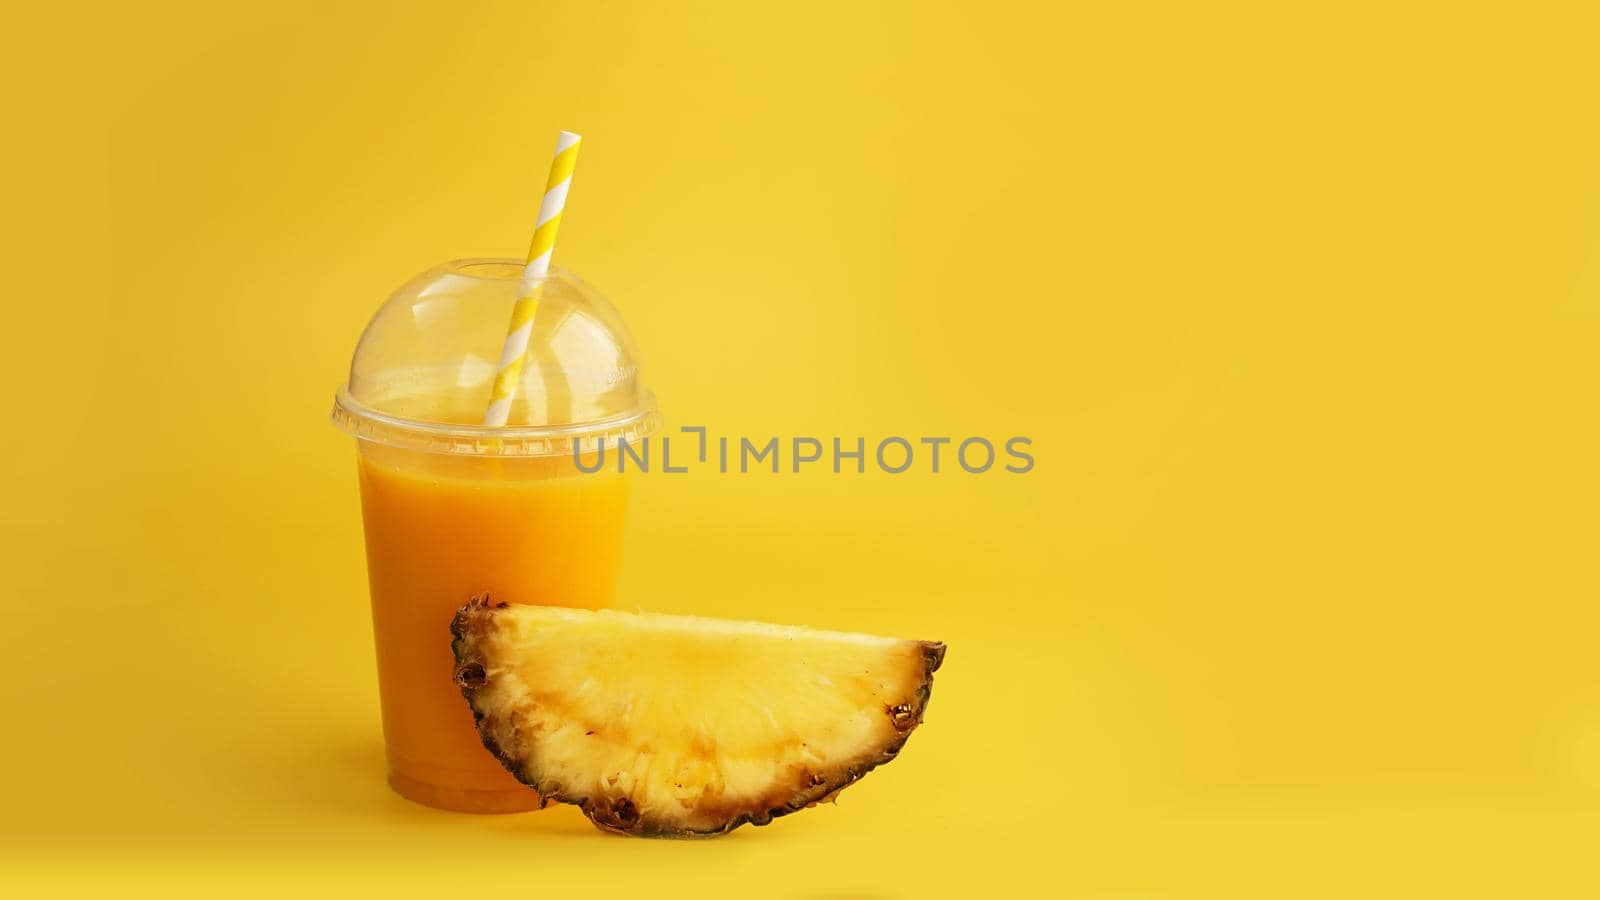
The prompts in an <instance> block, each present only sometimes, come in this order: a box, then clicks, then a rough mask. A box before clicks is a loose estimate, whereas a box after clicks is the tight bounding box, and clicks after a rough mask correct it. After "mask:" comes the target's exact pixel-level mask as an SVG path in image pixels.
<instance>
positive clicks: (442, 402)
mask: <svg viewBox="0 0 1600 900" xmlns="http://www.w3.org/2000/svg"><path fill="white" fill-rule="evenodd" d="M521 279H522V264H521V263H519V262H517V261H515V260H497V259H478V260H457V261H454V262H449V263H444V264H443V265H440V266H437V267H435V268H433V269H430V270H428V271H427V272H424V273H423V274H421V275H419V276H417V277H416V278H414V279H412V280H411V281H410V282H409V283H407V284H406V285H405V286H404V287H402V288H401V289H400V290H399V291H397V292H395V294H394V295H393V296H392V297H390V298H389V300H388V301H387V302H386V303H385V304H384V305H383V306H382V307H381V308H380V309H379V310H378V312H377V314H376V315H374V316H373V318H372V321H371V322H370V323H369V324H368V325H367V328H366V331H365V332H364V333H363V334H362V337H361V341H360V344H359V345H358V346H357V348H356V352H355V357H354V359H353V361H352V363H351V367H350V380H349V382H348V383H347V384H346V385H345V387H344V388H343V389H341V390H340V391H339V393H338V395H337V397H336V400H335V403H334V410H333V419H334V422H335V423H336V424H338V425H339V426H340V427H341V428H343V429H344V430H345V431H347V432H349V433H350V434H353V435H354V436H355V437H356V439H357V442H356V443H357V451H358V472H359V476H360V477H359V481H360V486H361V505H362V514H363V521H364V524H365V531H366V546H367V573H368V578H369V581H370V585H371V597H372V621H373V635H374V643H375V645H376V650H377V658H378V688H379V694H380V698H381V703H382V708H383V732H384V743H385V747H386V750H387V756H388V765H389V776H388V777H389V784H390V785H391V786H392V787H393V788H394V789H395V790H396V791H398V792H399V793H400V794H401V795H402V796H405V797H407V798H410V799H412V800H415V801H417V802H419V803H424V804H427V805H428V806H434V807H439V808H443V809H451V810H459V811H464V812H514V811H520V810H525V809H534V808H537V807H538V805H539V798H538V795H537V794H535V793H534V792H533V791H532V790H530V789H528V788H526V787H524V786H522V785H521V784H519V783H518V782H517V781H516V780H515V779H514V778H512V777H511V775H510V774H509V773H507V772H506V771H505V770H504V769H503V768H502V767H501V766H500V764H499V762H498V761H496V760H495V758H494V757H493V756H491V755H490V754H489V752H488V751H487V750H485V749H484V748H483V745H482V743H481V742H480V741H479V739H478V734H477V731H476V729H475V728H474V724H473V721H472V714H471V712H470V711H469V710H468V708H467V705H466V703H464V702H463V701H462V699H461V695H460V692H459V690H458V689H457V687H456V686H455V684H454V683H453V681H452V674H453V670H454V660H453V657H452V654H451V650H450V621H451V618H452V616H453V615H454V614H455V610H456V608H457V607H459V606H460V605H461V604H463V603H465V602H466V601H467V600H468V599H470V598H471V597H473V596H475V595H478V594H483V593H487V594H489V595H491V596H492V597H495V598H497V599H501V600H506V601H509V602H513V603H541V604H549V605H557V606H581V607H588V608H596V607H603V606H607V605H609V604H610V603H611V600H612V593H613V590H614V588H615V585H616V577H617V568H618V561H619V554H620V551H621V544H622V529H623V520H624V515H625V512H626V507H627V499H628V483H627V480H626V479H627V477H628V476H626V475H624V474H619V473H617V472H616V471H615V470H611V471H604V470H602V471H600V472H594V473H586V472H583V471H581V470H580V469H579V467H578V466H577V464H576V462H575V460H574V456H573V448H574V445H575V443H576V444H577V445H578V446H579V448H580V449H582V450H584V451H586V452H591V453H592V452H593V450H594V448H595V446H596V444H597V441H598V439H599V438H602V437H603V438H605V439H606V445H607V446H608V447H614V446H615V445H616V443H617V442H618V441H619V440H627V441H630V442H632V441H638V440H641V439H642V438H643V437H644V436H645V435H646V434H648V433H649V432H650V431H652V430H653V429H654V428H655V427H656V425H657V423H658V421H659V417H658V414H657V411H656V406H655V400H654V398H653V397H652V395H651V394H650V392H649V391H648V390H646V389H645V387H644V384H643V381H642V379H641V377H640V372H639V363H638V353H637V351H636V350H635V348H634V345H633V341H632V338H631V337H630V336H629V334H628V331H627V328H626V326H625V325H624V324H623V322H622V319H621V317H620V316H619V315H618V314H617V311H616V310H615V308H613V307H612V306H611V304H609V303H608V302H606V300H605V299H604V298H603V297H601V296H600V295H599V294H597V293H596V292H594V291H593V290H592V289H590V288H589V287H588V286H587V285H585V284H583V282H581V281H579V280H578V279H577V278H576V277H575V276H573V275H572V274H571V273H568V272H565V271H563V270H559V269H558V270H554V271H552V272H551V273H550V275H549V277H548V278H546V279H545V281H544V284H543V289H542V293H541V298H540V304H539V310H538V314H537V317H536V318H535V320H534V327H533V334H532V337H531V339H530V343H529V350H528V355H527V357H526V362H525V365H524V367H523V370H522V377H521V380H520V381H519V383H518V391H517V396H516V400H515V403H514V405H513V408H512V414H511V422H512V423H513V424H512V425H510V426H508V427H501V428H492V427H486V426H482V425H479V424H477V423H478V421H479V419H480V417H481V416H482V415H483V410H484V406H485V404H486V403H487V400H488V397H489V392H490V386H491V383H492V381H493V378H494V373H495V370H496V368H497V365H498V361H499V356H500V347H501V344H502V343H503V341H504V339H505V328H506V322H507V320H508V317H509V316H510V313H511V307H512V305H513V304H514V303H515V302H516V299H517V294H518V291H519V289H520V288H521ZM518 423H527V424H518Z"/></svg>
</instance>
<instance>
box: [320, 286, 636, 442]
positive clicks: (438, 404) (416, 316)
mask: <svg viewBox="0 0 1600 900" xmlns="http://www.w3.org/2000/svg"><path fill="white" fill-rule="evenodd" d="M522 284H523V279H522V263H520V262H518V261H516V260H511V259H461V260H453V261H451V262H447V263H444V264H442V265H439V266H435V267H434V268H432V269H429V270H428V271H426V272H423V273H422V274H421V275H418V276H417V277H415V278H413V279H411V281H409V282H407V283H406V284H405V285H404V286H402V287H401V288H400V289H399V290H398V291H396V292H395V293H394V295H393V296H391V297H390V298H389V299H388V301H387V302H385V303H384V304H383V306H382V307H381V308H380V309H379V310H378V312H377V314H375V315H374V316H373V317H372V321H371V322H369V323H368V324H367V328H366V331H364V332H362V335H361V341H360V343H359V344H357V346H356V352H355V356H354V358H353V359H352V360H351V363H350V380H349V382H348V383H346V384H345V386H344V387H343V388H341V389H340V390H339V392H338V395H337V396H336V398H335V400H334V409H333V420H334V422H335V423H336V424H337V425H338V426H339V427H340V428H343V429H344V430H345V431H347V432H349V433H351V434H353V435H355V436H356V437H357V438H360V439H361V440H365V441H374V442H377V443H382V444H387V445H390V446H396V447H406V448H411V449H419V450H428V451H432V452H436V453H465V454H492V455H502V456H550V455H557V454H566V453H571V452H572V450H573V442H574V441H581V442H582V443H581V446H582V447H583V448H584V449H586V450H587V449H592V448H593V447H594V446H595V440H596V439H598V438H601V437H604V438H606V443H607V444H611V445H615V442H616V441H618V440H627V441H630V442H633V441H637V440H639V439H642V438H643V437H644V436H645V435H646V434H648V433H650V432H651V431H653V430H655V428H656V427H657V424H658V422H659V414H658V413H657V411H656V404H655V397H654V396H652V395H651V393H650V391H649V390H647V389H646V388H645V386H644V381H643V378H642V376H641V373H640V366H639V352H638V349H637V348H636V347H635V346H634V343H633V337H632V336H631V335H630V334H629V333H628V328H627V326H626V325H625V324H624V323H623V321H622V316H621V315H620V314H618V312H617V310H616V308H615V307H613V306H612V305H611V304H610V303H609V302H608V301H607V300H606V299H605V298H604V297H602V296H600V294H598V293H597V292H595V290H594V289H593V288H591V287H589V286H588V285H587V284H584V283H583V281H581V280H580V279H579V278H578V277H577V276H575V275H573V274H572V273H571V272H568V271H565V270H563V269H552V270H551V271H550V274H549V276H548V277H547V278H546V279H545V280H544V283H543V285H542V286H541V289H540V296H539V307H538V311H537V313H536V314H535V316H534V320H533V333H532V335H531V336H530V338H529V341H528V353H527V356H526V357H524V362H523V367H522V377H521V379H520V380H519V382H518V384H517V392H516V396H515V398H514V399H513V401H512V405H511V415H510V419H509V420H508V422H507V424H506V426H505V427H499V428H497V427H492V426H485V425H482V424H480V422H481V420H482V417H483V413H484V410H485V409H486V408H487V407H488V405H489V395H490V390H491V388H492V386H493V383H494V376H495V372H496V370H497V369H498V366H499V360H500V351H501V345H502V344H504V343H505V339H506V324H507V323H508V322H509V321H510V320H511V308H512V306H513V305H514V304H515V303H516V301H517V297H518V293H519V291H520V290H521V288H522Z"/></svg>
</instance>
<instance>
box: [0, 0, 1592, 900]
mask: <svg viewBox="0 0 1600 900" xmlns="http://www.w3.org/2000/svg"><path fill="white" fill-rule="evenodd" d="M1585 5H1586V4H1572V5H1571V6H1570V7H1561V6H1545V5H1542V4H1528V3H1505V4H1487V5H1485V4H1436V5H1432V4H1430V5H1427V6H1417V5H1413V4H1391V3H1381V4H1359V5H1357V6H1351V5H1349V4H1319V5H1317V6H1315V7H1309V6H1306V5H1302V4H1275V3H1261V4H1257V5H1249V4H1238V3H1223V4H1173V5H1151V4H1137V5H1106V6H1107V7H1108V8H1107V9H1095V8H1091V7H1089V6H1087V5H1085V6H1083V7H1075V8H1069V9H1064V10H1061V11H1058V12H1053V13H1048V12H1043V11H1041V10H1036V9H1030V8H1025V7H1020V6H1011V5H1008V4H1001V3H982V4H970V3H968V4H945V3H916V4H905V5H887V4H876V3H847V4H840V5H825V4H804V5H790V4H784V5H781V6H780V5H776V4H774V5H771V6H769V5H767V4H726V5H717V6H710V5H700V4H693V5H689V6H683V7H678V8H670V9H669V8H668V6H669V5H667V4H623V3H602V2H584V3H560V4H526V3H521V4H497V5H476V4H471V5H457V4H446V3H438V4H421V3H410V4H373V5H371V6H364V7H363V6H356V5H347V4H328V3H322V2H318V3H300V2H295V3H273V4H249V5H247V6H238V5H234V4H207V5H197V6H193V7H189V8H176V7H168V6H155V7H151V6H147V5H140V6H137V7H130V8H128V9H123V10H120V11H118V10H106V11H90V10H74V11H73V12H72V13H71V14H70V18H58V19H55V20H43V19H39V18H37V14H34V13H29V14H24V15H23V16H22V18H21V19H19V20H18V21H16V22H14V23H13V27H12V28H11V29H10V32H11V33H10V34H9V35H8V36H7V43H8V44H9V45H10V46H9V47H8V50H7V53H6V54H5V55H4V56H5V61H4V63H3V64H0V65H3V66H4V68H5V71H4V73H3V74H5V76H6V78H5V81H6V83H7V84H8V87H7V88H6V90H7V92H8V94H10V95H11V97H10V102H9V103H8V105H9V107H10V108H11V110H12V112H11V113H9V114H8V119H10V120H11V122H12V126H13V127H12V129H11V133H10V134H9V136H8V142H7V143H8V145H9V146H8V151H7V152H8V153H9V154H10V155H11V156H12V157H13V158H12V159H11V161H10V163H9V164H8V166H7V170H8V171H9V172H10V173H11V175H10V176H9V179H8V180H10V181H11V182H12V184H11V186H10V188H9V195H10V197H11V207H12V208H11V210H10V212H11V215H10V216H9V218H10V219H11V230H12V231H13V234H12V235H11V238H10V241H9V246H10V247H11V248H12V249H13V251H14V253H15V257H14V258H13V260H12V262H11V264H10V265H9V266H8V276H9V278H8V282H7V285H6V289H5V293H4V300H3V301H0V302H3V304H4V310H5V313H6V316H5V319H6V321H5V325H4V328H3V329H0V333H3V335H4V338H3V339H4V341H5V348H4V353H3V361H0V365H4V366H5V367H6V371H5V372H4V373H3V374H4V376H5V383H6V384H7V385H9V386H10V388H9V389H8V390H7V392H6V393H7V397H8V400H9V403H10V408H9V409H7V410H6V422H7V425H6V429H7V434H6V435H5V439H4V445H3V449H0V453H3V454H4V460H5V470H6V471H7V472H8V473H10V475H11V477H10V478H9V479H8V483H7V489H6V492H5V493H6V502H5V503H4V504H3V508H0V529H3V531H0V541H3V543H0V566H3V570H0V571H3V582H0V583H3V584H4V595H3V597H4V599H3V604H4V605H3V612H4V615H5V628H4V635H5V652H4V655H3V657H0V703H3V706H0V709H4V711H5V713H4V715H5V720H4V721H5V723H6V727H5V739H4V741H3V742H0V772H4V773H5V775H6V778H5V785H6V786H5V788H4V800H3V802H0V810H3V812H0V817H3V818H0V884H11V883H23V882H39V883H49V884H53V885H58V886H60V885H67V884H74V883H75V884H82V885H89V884H101V885H102V886H105V885H118V886H121V887H131V886H137V885H140V884H151V885H166V886H168V887H171V888H180V889H181V888H185V887H188V888H195V889H201V890H203V889H205V888H206V887H207V886H212V887H214V886H217V885H222V884H227V883H233V884H238V885H241V886H243V887H247V888H255V889H262V890H266V891H275V890H280V889H282V888H284V886H286V885H288V884H290V883H305V884H308V885H318V886H322V887H324V888H329V889H333V890H337V891H339V892H340V893H343V894H351V893H355V892H362V891H365V890H379V889H387V888H394V889H396V890H402V889H403V890H406V891H407V892H411V891H415V892H416V893H418V894H421V895H429V896H466V895H469V894H480V893H481V894H484V895H488V894H489V893H490V892H491V891H493V892H501V891H505V890H516V891H517V892H519V893H520V894H525V895H528V896H577V895H578V892H583V893H584V895H587V896H595V895H598V896H608V895H612V894H616V895H622V894H623V893H624V892H626V893H627V894H628V895H632V896H677V895H682V896H708V895H710V896H715V895H730V896H731V895H734V894H738V895H741V896H761V895H770V896H780V897H784V896H800V897H837V896H854V897H868V896H912V895H921V896H945V895H949V896H958V895H972V894H975V893H978V892H983V893H984V894H986V895H995V894H998V895H1000V896H1005V895H1008V894H1012V893H1014V892H1016V891H1018V890H1021V889H1023V888H1025V887H1028V886H1032V889H1033V890H1034V891H1036V892H1037V893H1040V894H1059V895H1062V896H1072V897H1106V898H1113V897H1115V898H1133V897H1241V896H1261V897H1307V896H1329V897H1350V896H1384V897H1390V896H1392V897H1416V896H1463V895H1479V896H1530V897H1532V896H1537V897H1579V896H1594V895H1595V893H1596V892H1597V891H1600V874H1597V869H1596V866H1595V864H1594V852H1595V848H1596V847H1597V846H1600V663H1597V661H1596V653H1595V645H1596V638H1597V634H1600V614H1597V612H1596V600H1597V597H1600V591H1597V588H1600V575H1597V567H1596V549H1597V548H1596V535H1597V512H1596V511H1597V509H1600V477H1597V474H1596V472H1597V467H1596V460H1597V459H1600V429H1597V425H1596V416H1595V412H1596V390H1597V388H1600V375H1597V363H1596V346H1597V345H1596V339H1597V338H1600V179H1597V175H1600V164H1597V160H1600V125H1597V122H1600V120H1597V119H1596V116H1595V108H1594V97H1595V90H1596V87H1597V85H1600V77H1597V76H1600V61H1597V60H1600V55H1597V54H1596V53H1595V40H1594V37H1595V34H1596V24H1597V23H1596V21H1595V20H1594V19H1593V18H1592V17H1590V16H1587V15H1584V14H1582V13H1580V12H1578V10H1579V9H1580V8H1582V7H1583V6H1585ZM674 6H675V5H674ZM561 128H570V129H573V130H576V131H579V132H581V133H583V134H584V136H585V138H586V141H585V149H584V153H583V158H582V160H581V162H580V165H579V169H578V176H577V180H576V182H575V186H574V188H573V191H572V196H571V203H570V207H569V214H568V216H567V219H566V221H565V224H564V226H563V229H562V234H561V243H560V247H559V250H558V254H557V256H558V258H559V260H560V262H561V263H563V264H565V265H566V266H568V267H571V268H572V269H574V270H576V271H578V272H580V273H582V274H583V275H585V276H586V277H587V278H588V279H589V280H590V281H591V282H592V283H593V284H595V285H596V286H598V287H599V288H600V289H601V290H602V291H604V292H605V293H606V294H607V295H608V296H610V297H611V298H613V299H614V300H615V301H616V302H617V304H618V305H619V306H620V307H621V308H622V309H623V311H624V313H625V315H626V316H627V318H628V320H629V322H630V324H631V326H632V328H633V330H634V332H635V335H636V337H637V339H638V341H639V342H640V345H641V346H642V348H643V350H644V354H645V359H646V363H647V365H648V370H647V373H648V377H649V378H650V380H651V383H652V384H653V385H654V387H655V389H656V391H657V393H658V395H659V396H660V398H661V401H662V404H663V407H664V409H665V411H666V412H667V415H668V424H669V425H670V426H672V427H676V426H678V425H685V424H702V425H707V426H709V427H710V428H712V429H713V432H714V433H723V434H732V435H738V434H750V435H757V436H759V435H769V434H778V435H793V434H818V435H834V434H839V435H846V436H854V435H858V434H860V435H866V436H869V437H881V436H885V435H891V434H900V435H907V436H911V437H916V436H921V435H951V436H956V437H964V436H967V435H982V436H987V437H990V438H991V439H997V440H998V439H1003V438H1005V437H1008V436H1010V435H1013V434H1021V435H1027V436H1029V437H1031V438H1032V439H1033V440H1034V448H1033V449H1034V452H1035V454H1036V457H1037V460H1038V464H1037V468H1036V469H1035V471H1034V472H1032V473H1031V474H1028V475H1026V476H1012V475H1006V474H1003V473H998V472H996V473H991V474H989V475H986V476H983V477H974V476H966V475H963V474H961V473H959V472H953V473H948V474H943V475H940V476H938V477H932V476H928V475H925V474H924V475H913V474H907V475H901V476H889V475H884V474H881V473H876V474H869V475H866V476H854V477H851V476H842V477H833V476H832V475H825V474H820V473H819V474H812V475H804V476H800V477H795V476H788V475H785V476H781V477H775V476H771V475H760V476H757V475H750V476H745V477H736V476H717V475H715V474H714V473H709V472H707V471H705V470H701V471H699V472H697V473H696V474H692V475H689V476H675V477H671V478H667V477H649V478H644V479H641V480H640V481H639V482H638V484H637V491H636V498H635V502H634V507H633V510H632V519H631V523H630V526H629V533H628V536H627V546H626V550H625V553H626V561H625V568H624V571H623V574H622V585H621V598H620V599H621V602H622V603H623V604H624V605H630V606H639V607H644V608H648V609H659V610H677V611H691V612H703V613H711V614H721V615H736V616H748V617H757V618H765V619H774V620H779V621H794V622H801V623H809V624H813V625H820V626H832V627H840V628H849V629H858V630H869V631H882V632H888V633H895V634H903V635H906V636H911V637H922V638H937V639H943V640H945V641H947V642H948V643H949V644H950V647H951V649H950V655H949V659H948V661H947V663H946V667H945V669H944V670H943V672H942V673H941V674H940V676H939V680H938V687H937V690H936V691H935V698H934V702H933V705H932V707H931V710H930V715H929V719H928V722H927V724H926V725H925V726H924V728H923V729H922V730H921V731H919V732H918V734H917V736H916V738H915V739H914V740H913V741H912V742H911V743H910V745H909V747H908V748H907V752H906V754H905V755H904V757H903V758H902V759H900V760H898V761H896V762H895V763H894V764H893V765H891V766H889V767H888V768H886V769H884V770H882V771H880V772H878V773H875V774H873V775H872V776H871V777H870V778H868V779H867V780H866V781H865V782H863V783H862V784H861V785H859V786H857V787H855V788H853V789H851V790H850V791H848V792H847V793H846V794H845V795H844V797H843V799H842V800H841V802H840V803H839V805H838V806H837V807H832V808H825V809H821V810H817V811H812V812H809V813H806V814H804V815H800V816H796V817H793V818H791V819H787V820H783V821H780V822H778V823H776V824H775V825H774V826H772V827H770V828H766V829H754V828H746V829H743V830H741V831H740V832H738V833H736V834H735V835H733V836H731V837H730V838H728V839H726V840H721V841H716V842H710V843H696V844H681V843H663V842H629V841H624V840H620V839H609V838H606V837H603V836H601V835H599V834H596V833H593V832H592V831H591V829H590V828H589V827H588V825H587V824H586V823H585V822H583V821H582V819H581V817H580V816H578V815H577V814H575V813H573V812H572V811H570V810H559V811H555V812H549V813H544V814H538V815H530V816H519V817H502V818H474V817H468V816H458V815H451V814H445V813H440V812H434V811H430V810H427V809H423V808H419V807H416V806H412V805H410V804H408V803H406V802H404V801H402V800H400V799H398V798H397V797H395V796H393V795H391V794H390V793H389V792H388V791H387V790H386V788H385V787H384V785H383V783H382V777H381V768H382V763H381V745H380V737H379V731H378V721H377V702H376V686H375V678H374V672H373V663H372V650H371V638H370V632H369V629H368V618H367V607H366V602H367V601H366V595H365V592H366V585H365V577H364V571H363V563H362V556H361V536H360V521H359V516H358V509H357V498H356V484H355V477H354V456H353V453H352V449H353V448H352V447H351V446H350V441H349V439H348V438H346V437H345V436H344V435H341V434H339V433H338V432H336V431H335V430H334V429H333V428H332V427H330V426H329V425H328V423H327V421H326V415H327V411H328V408H329V405H330V401H331V397H332V393H333V390H334V389H335V387H336V386H337V385H338V384H339V383H340V381H341V380H342V378H343V375H344V367H345V365H346V363H347V360H348V354H349V352H350V350H351V348H352V346H353V345H354V342H355V339H356V337H357V335H358V333H359V331H360V329H361V327H362V325H363V323H364V321H365V319H366V317H367V316H368V315H369V314H370V313H371V311H372V310H373V309H374V308H375V306H376V305H377V304H378V303H379V302H380V301H381V300H382V299H383V297H384V296H385V295H386V294H387V293H388V292H389V291H390V290H392V289H393V288H394V287H396V286H397V285H399V284H400V283H401V282H403V281H404V280H405V279H406V278H408V277H409V276H410V275H412V274H414V273H415V272H417V271H419V270H421V269H423V268H425V267H426V266H428V265H430V264H432V263H434V262H437V261H440V260H443V259H448V258H452V257H460V256H470V255H511V256H514V255H518V254H519V253H520V252H521V251H522V249H523V247H524V245H525V242H526V240H527V237H528V233H529V229H530V228H531V219H532V216H533V213H534V210H535V206H536V198H537V193H538V190H539V187H540V185H541V184H542V180H543V175H544V167H545V165H546V163H547V160H548V156H549V153H550V150H551V147H552V146H553V142H554V139H555V134H556V131H557V130H558V129H561Z"/></svg>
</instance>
